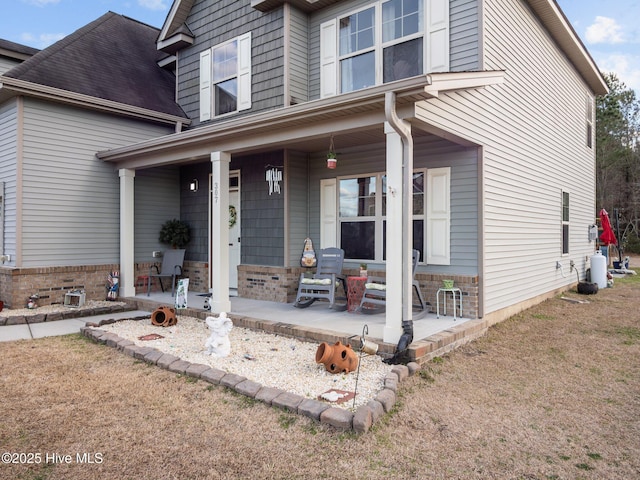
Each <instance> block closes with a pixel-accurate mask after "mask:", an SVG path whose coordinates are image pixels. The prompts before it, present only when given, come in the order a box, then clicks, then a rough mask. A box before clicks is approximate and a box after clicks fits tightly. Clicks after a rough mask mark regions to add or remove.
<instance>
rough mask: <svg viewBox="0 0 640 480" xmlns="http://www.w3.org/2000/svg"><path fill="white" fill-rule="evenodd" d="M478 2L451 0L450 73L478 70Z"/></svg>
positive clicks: (475, 0)
mask: <svg viewBox="0 0 640 480" xmlns="http://www.w3.org/2000/svg"><path fill="white" fill-rule="evenodd" d="M479 1H480V0H451V2H450V6H449V8H450V11H449V14H450V25H449V27H450V30H449V52H450V58H449V62H450V69H451V71H452V72H471V71H475V70H480V7H479V5H478V3H479Z"/></svg>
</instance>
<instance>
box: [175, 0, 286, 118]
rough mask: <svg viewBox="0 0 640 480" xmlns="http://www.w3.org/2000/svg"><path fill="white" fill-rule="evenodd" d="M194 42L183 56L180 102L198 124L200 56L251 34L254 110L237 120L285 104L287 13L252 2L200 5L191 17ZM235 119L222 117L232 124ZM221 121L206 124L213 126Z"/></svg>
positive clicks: (232, 0)
mask: <svg viewBox="0 0 640 480" xmlns="http://www.w3.org/2000/svg"><path fill="white" fill-rule="evenodd" d="M186 23H187V25H189V28H190V29H191V31H192V32H193V34H194V35H195V43H194V45H192V46H191V47H189V48H186V49H184V50H181V51H180V52H179V53H178V78H177V81H178V103H179V104H180V106H181V107H182V108H183V110H184V111H185V113H186V114H187V115H188V116H189V118H191V120H192V122H193V123H192V125H193V126H198V125H199V118H200V112H199V85H200V84H199V76H200V72H199V70H200V52H202V51H204V50H206V49H208V48H211V47H213V46H215V45H218V44H220V43H223V42H226V41H228V40H231V39H233V38H235V37H237V36H239V35H242V34H245V33H247V32H251V44H252V49H251V50H252V55H251V56H252V66H251V83H252V107H251V109H249V110H246V111H242V112H238V113H237V114H234V115H246V114H251V113H256V112H260V111H264V110H271V109H274V108H278V107H282V106H283V105H284V75H283V72H284V67H283V65H284V29H283V9H282V8H278V9H275V10H273V11H270V12H266V13H262V12H259V11H258V10H255V9H254V8H252V7H251V1H250V0H227V1H218V2H208V1H196V2H194V6H193V8H192V9H191V13H190V14H189V17H188V18H187V22H186ZM229 117H230V115H225V116H223V117H220V118H221V119H228V118H229ZM216 121H217V120H216V119H213V120H211V121H207V122H204V124H210V123H211V122H216Z"/></svg>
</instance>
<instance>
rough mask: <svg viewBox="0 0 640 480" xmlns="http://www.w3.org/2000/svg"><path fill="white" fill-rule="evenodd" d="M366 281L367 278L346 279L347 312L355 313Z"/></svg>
mask: <svg viewBox="0 0 640 480" xmlns="http://www.w3.org/2000/svg"><path fill="white" fill-rule="evenodd" d="M367 280H368V278H367V277H347V311H349V312H355V311H356V310H357V309H358V307H359V306H360V302H361V301H362V296H363V295H364V285H365V284H366V283H367Z"/></svg>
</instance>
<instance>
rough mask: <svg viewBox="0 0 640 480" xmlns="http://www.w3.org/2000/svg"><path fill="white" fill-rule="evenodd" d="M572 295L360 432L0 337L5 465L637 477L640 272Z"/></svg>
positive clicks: (56, 347)
mask: <svg viewBox="0 0 640 480" xmlns="http://www.w3.org/2000/svg"><path fill="white" fill-rule="evenodd" d="M634 265H637V264H636V263H632V266H634ZM570 296H571V297H573V298H581V299H588V300H589V302H590V303H588V304H575V303H569V302H567V301H565V300H562V299H560V298H554V299H552V300H549V301H547V302H544V303H543V304H541V305H539V306H536V307H534V308H531V309H530V310H527V311H526V312H524V313H522V314H520V315H517V316H516V317H514V318H512V319H510V320H508V321H506V322H503V323H502V324H500V325H497V326H495V327H493V328H491V329H490V331H489V333H488V334H487V335H486V336H484V337H482V338H480V339H479V340H477V341H475V342H474V343H472V344H470V345H468V346H466V347H464V348H461V349H460V350H458V351H456V352H455V353H452V354H450V355H447V356H445V357H443V358H437V359H436V360H435V361H434V362H431V363H430V364H428V365H426V366H425V368H424V369H423V370H422V371H421V372H419V374H416V375H415V376H413V377H411V378H410V379H409V380H407V381H405V382H404V383H403V384H402V386H401V391H400V392H399V402H398V403H397V404H396V409H395V410H394V411H393V412H392V413H391V414H389V415H387V416H386V417H385V418H384V419H383V420H382V421H381V422H380V423H378V424H377V425H376V426H374V428H373V429H372V430H371V431H370V432H369V433H368V434H365V435H361V436H358V435H356V434H353V433H351V432H349V433H346V432H340V431H336V430H333V429H331V428H329V427H325V426H323V425H320V424H318V423H315V422H313V421H312V420H310V419H307V418H306V417H301V416H297V415H294V414H291V413H288V412H285V411H282V410H278V409H275V408H271V407H268V406H265V405H263V404H261V403H259V402H255V401H252V400H251V399H248V398H246V397H243V396H241V395H237V394H235V393H233V392H231V391H229V390H226V389H224V388H222V387H215V386H210V385H208V384H207V383H204V382H202V381H195V380H194V379H191V378H187V377H183V376H180V375H176V374H174V373H171V372H168V371H166V370H162V369H160V368H157V367H154V366H150V365H147V364H145V363H142V362H140V361H136V360H134V359H132V358H131V357H128V356H125V355H123V354H121V353H118V352H117V351H115V350H114V349H112V348H109V347H106V346H101V345H97V344H94V343H92V342H90V341H89V340H87V339H85V338H82V337H80V336H79V335H72V336H66V337H58V338H47V339H42V340H31V341H19V342H12V343H2V344H0V358H1V359H2V371H1V372H0V406H1V409H2V414H1V416H0V445H1V446H2V447H1V451H2V452H13V453H16V454H25V455H23V456H18V455H14V456H13V458H10V459H13V460H18V461H21V460H24V461H28V460H32V462H33V463H31V464H6V463H5V464H2V465H0V478H3V479H87V478H91V479H129V478H130V479H147V478H148V479H200V478H201V479H235V478H251V479H309V478H326V479H338V478H339V479H343V478H353V479H382V478H385V479H409V478H429V479H465V480H466V479H608V480H612V479H625V480H626V479H635V478H640V275H638V276H636V277H628V278H627V279H624V280H616V283H615V286H614V288H611V289H607V290H605V291H600V292H599V293H598V294H597V295H595V296H591V297H579V296H578V295H577V294H575V293H573V294H570ZM283 368H286V365H283ZM29 454H32V455H30V456H29ZM36 454H39V455H40V458H39V460H38V455H36ZM77 454H79V455H80V458H77ZM85 454H86V455H85ZM47 455H48V458H47V457H46V456H47ZM56 455H57V456H56ZM65 455H70V456H71V457H64V456H65ZM83 455H84V457H83ZM3 460H6V457H3ZM47 460H48V461H47ZM66 460H70V463H69V464H67V463H64V462H65V461H66ZM79 460H84V463H83V462H80V461H79ZM89 461H93V463H89Z"/></svg>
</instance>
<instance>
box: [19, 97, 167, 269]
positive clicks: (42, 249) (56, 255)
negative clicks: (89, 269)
mask: <svg viewBox="0 0 640 480" xmlns="http://www.w3.org/2000/svg"><path fill="white" fill-rule="evenodd" d="M168 133H170V129H168V128H167V127H159V126H155V125H151V124H145V123H142V122H137V121H133V120H126V119H123V118H121V117H115V116H108V115H106V114H100V113H96V112H91V111H88V110H81V109H74V108H70V107H66V106H61V105H57V104H50V103H45V102H41V101H38V100H31V99H28V98H26V99H25V105H24V136H23V141H24V154H23V169H22V171H23V193H22V205H21V211H22V232H21V245H22V264H21V266H23V267H34V266H57V265H83V264H107V263H114V262H116V263H117V262H119V246H120V237H119V234H120V223H119V218H120V194H119V177H118V172H117V171H115V170H114V168H113V166H112V165H110V164H107V163H104V162H102V161H100V160H98V159H97V158H96V157H95V153H96V152H97V151H100V150H107V149H109V148H114V147H119V146H123V145H128V144H131V143H135V142H138V141H141V140H145V139H148V138H153V137H158V136H161V135H165V134H168Z"/></svg>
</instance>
